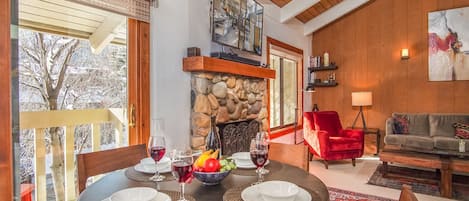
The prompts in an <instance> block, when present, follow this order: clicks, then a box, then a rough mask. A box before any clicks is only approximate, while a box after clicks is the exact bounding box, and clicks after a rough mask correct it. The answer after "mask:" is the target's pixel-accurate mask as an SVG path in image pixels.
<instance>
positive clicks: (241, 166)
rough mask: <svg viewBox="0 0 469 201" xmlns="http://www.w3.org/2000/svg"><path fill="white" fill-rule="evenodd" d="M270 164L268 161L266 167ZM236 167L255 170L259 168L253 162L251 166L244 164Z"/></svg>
mask: <svg viewBox="0 0 469 201" xmlns="http://www.w3.org/2000/svg"><path fill="white" fill-rule="evenodd" d="M269 163H270V161H269V160H267V162H265V165H264V166H266V165H268V164H269ZM236 167H237V168H241V169H255V168H257V167H256V165H254V163H252V162H251V163H249V164H244V163H240V164H238V163H236Z"/></svg>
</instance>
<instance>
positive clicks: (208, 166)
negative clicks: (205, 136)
mask: <svg viewBox="0 0 469 201" xmlns="http://www.w3.org/2000/svg"><path fill="white" fill-rule="evenodd" d="M220 167H221V166H220V162H218V160H217V159H215V158H209V159H207V160H206V161H205V164H204V167H203V170H204V172H218V171H219V170H220Z"/></svg>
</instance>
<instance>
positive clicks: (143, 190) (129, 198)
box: [110, 187, 158, 201]
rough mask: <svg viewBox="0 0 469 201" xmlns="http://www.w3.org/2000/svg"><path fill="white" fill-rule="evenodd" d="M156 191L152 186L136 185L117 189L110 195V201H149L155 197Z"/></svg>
mask: <svg viewBox="0 0 469 201" xmlns="http://www.w3.org/2000/svg"><path fill="white" fill-rule="evenodd" d="M157 194H158V191H156V190H155V189H153V188H147V187H136V188H127V189H124V190H121V191H117V192H116V193H114V194H112V195H111V197H110V200H111V201H151V200H154V199H155V198H156V195H157Z"/></svg>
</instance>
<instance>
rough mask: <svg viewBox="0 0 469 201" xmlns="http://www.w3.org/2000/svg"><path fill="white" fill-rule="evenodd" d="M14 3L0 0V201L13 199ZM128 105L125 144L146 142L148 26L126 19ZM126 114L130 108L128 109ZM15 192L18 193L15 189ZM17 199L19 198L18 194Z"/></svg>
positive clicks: (148, 59)
mask: <svg viewBox="0 0 469 201" xmlns="http://www.w3.org/2000/svg"><path fill="white" fill-rule="evenodd" d="M12 3H16V1H14V0H3V1H0V8H2V9H3V10H4V12H1V13H0V29H1V30H5V31H1V32H0V44H2V45H1V46H0V55H3V56H2V57H0V70H1V72H2V73H0V94H2V96H1V98H0V119H1V121H0V128H2V131H1V132H0V138H1V139H2V140H1V141H0V146H2V147H3V148H4V149H2V151H0V177H1V178H2V182H0V200H13V199H14V196H15V193H14V186H15V185H14V171H13V161H14V156H13V142H12V138H13V136H12V131H13V130H12V106H13V105H17V104H13V103H12V100H11V98H12V96H11V92H12V82H11V80H12V76H13V75H14V72H12V71H11V65H12V60H11V59H12V58H11V56H12V54H11V51H12V50H11V38H10V37H11V36H10V32H11V8H12V7H16V5H13V6H12ZM128 32H129V33H128V58H129V62H128V68H129V72H128V76H129V85H128V89H129V90H128V91H129V95H128V102H129V106H130V105H131V104H134V105H135V106H136V107H135V120H136V121H135V122H136V125H135V126H134V127H130V128H129V144H130V145H133V144H142V143H146V142H147V140H148V137H149V135H150V127H149V125H150V123H149V122H150V24H149V23H146V22H142V21H138V20H134V19H129V20H128ZM128 111H130V108H128ZM18 192H19V190H18ZM17 196H20V195H19V194H18V195H17Z"/></svg>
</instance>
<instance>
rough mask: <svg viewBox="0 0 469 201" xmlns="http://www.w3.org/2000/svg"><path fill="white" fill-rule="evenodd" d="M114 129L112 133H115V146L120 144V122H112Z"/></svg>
mask: <svg viewBox="0 0 469 201" xmlns="http://www.w3.org/2000/svg"><path fill="white" fill-rule="evenodd" d="M114 126H115V129H114V133H115V134H116V147H120V146H121V145H122V138H123V136H122V122H119V123H114Z"/></svg>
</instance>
